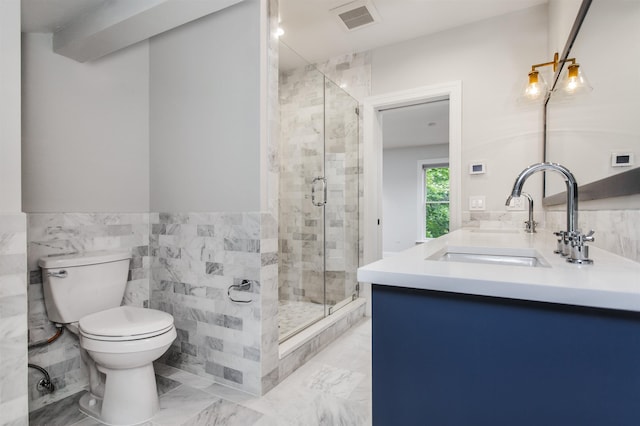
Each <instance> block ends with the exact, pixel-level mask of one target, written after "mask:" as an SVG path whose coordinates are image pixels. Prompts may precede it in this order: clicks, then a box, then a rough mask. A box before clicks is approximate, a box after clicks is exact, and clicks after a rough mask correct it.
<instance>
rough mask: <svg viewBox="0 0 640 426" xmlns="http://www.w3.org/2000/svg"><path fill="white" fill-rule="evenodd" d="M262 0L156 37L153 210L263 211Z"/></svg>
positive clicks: (153, 57)
mask: <svg viewBox="0 0 640 426" xmlns="http://www.w3.org/2000/svg"><path fill="white" fill-rule="evenodd" d="M259 19H260V3H259V0H247V1H244V2H242V3H239V4H236V5H234V6H232V7H230V8H227V9H225V10H222V11H220V12H218V13H215V14H213V15H210V16H207V17H204V18H202V19H200V20H198V21H195V22H192V23H189V24H186V25H183V26H181V27H178V28H177V29H174V30H172V31H169V32H167V33H164V34H162V35H159V36H157V37H154V38H153V39H151V41H150V63H151V77H150V87H151V89H150V90H151V102H150V137H151V152H150V154H151V166H150V167H151V210H152V211H163V212H176V211H189V212H193V211H257V210H259V209H260V115H259V105H260V104H259V102H260V87H259V82H260V79H259V77H260V34H259V31H260V21H259Z"/></svg>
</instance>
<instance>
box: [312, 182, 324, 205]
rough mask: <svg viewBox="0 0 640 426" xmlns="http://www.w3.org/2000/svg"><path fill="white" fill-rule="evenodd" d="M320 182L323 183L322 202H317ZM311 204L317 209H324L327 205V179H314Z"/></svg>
mask: <svg viewBox="0 0 640 426" xmlns="http://www.w3.org/2000/svg"><path fill="white" fill-rule="evenodd" d="M318 182H322V193H323V200H322V201H316V183H318ZM311 202H312V203H313V205H314V206H316V207H322V206H324V205H325V204H327V178H325V177H322V176H318V177H317V178H314V179H313V182H312V183H311Z"/></svg>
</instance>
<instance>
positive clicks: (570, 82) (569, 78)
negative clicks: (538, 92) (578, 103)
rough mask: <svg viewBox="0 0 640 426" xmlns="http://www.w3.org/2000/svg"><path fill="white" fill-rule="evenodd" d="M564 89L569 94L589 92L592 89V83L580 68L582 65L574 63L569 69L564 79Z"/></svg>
mask: <svg viewBox="0 0 640 426" xmlns="http://www.w3.org/2000/svg"><path fill="white" fill-rule="evenodd" d="M561 87H562V90H563V91H564V92H565V93H566V94H568V95H576V94H580V93H588V92H590V91H591V90H593V89H592V87H591V85H590V84H589V82H588V81H587V79H586V78H585V76H584V74H583V73H582V71H581V70H580V65H578V64H572V65H569V67H568V69H567V74H566V76H565V77H564V79H563V81H562V86H561Z"/></svg>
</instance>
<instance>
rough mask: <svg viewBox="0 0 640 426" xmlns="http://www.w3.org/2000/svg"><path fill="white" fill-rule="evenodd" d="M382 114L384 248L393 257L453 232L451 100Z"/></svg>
mask: <svg viewBox="0 0 640 426" xmlns="http://www.w3.org/2000/svg"><path fill="white" fill-rule="evenodd" d="M380 116H381V121H382V157H383V159H382V176H383V178H382V199H383V202H382V208H383V212H382V215H383V217H384V222H383V224H382V245H383V249H382V250H383V257H389V256H392V255H394V254H397V253H399V252H401V251H403V250H405V249H408V248H410V247H412V246H414V245H415V244H416V243H420V242H423V241H425V240H426V239H427V238H435V237H436V236H440V235H443V234H444V233H446V232H448V231H449V216H450V215H449V187H450V185H449V99H448V98H447V99H442V100H436V101H432V102H422V103H419V104H415V105H408V106H403V107H399V108H398V107H396V108H390V109H383V110H381V111H380ZM416 165H417V166H418V167H417V169H416Z"/></svg>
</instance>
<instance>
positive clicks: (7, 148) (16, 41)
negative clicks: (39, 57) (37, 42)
mask: <svg viewBox="0 0 640 426" xmlns="http://www.w3.org/2000/svg"><path fill="white" fill-rule="evenodd" d="M20 190H21V189H20V2H19V1H17V0H3V1H0V212H14V213H15V212H20V211H21V201H20Z"/></svg>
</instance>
